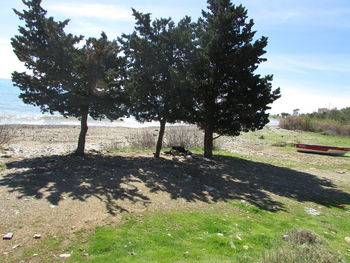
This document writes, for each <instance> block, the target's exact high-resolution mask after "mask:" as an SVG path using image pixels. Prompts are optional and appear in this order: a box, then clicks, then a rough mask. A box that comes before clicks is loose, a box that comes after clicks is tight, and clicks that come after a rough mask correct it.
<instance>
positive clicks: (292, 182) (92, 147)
mask: <svg viewBox="0 0 350 263" xmlns="http://www.w3.org/2000/svg"><path fill="white" fill-rule="evenodd" d="M12 128H13V134H12V140H11V142H10V145H9V146H8V147H7V149H6V150H5V151H4V152H3V156H2V158H1V159H0V161H1V162H2V163H5V164H6V168H2V169H1V170H0V234H1V235H4V234H6V233H8V232H13V233H14V237H13V239H12V240H9V241H5V240H0V244H1V245H0V255H1V254H2V255H1V256H4V258H5V259H8V260H10V259H11V258H14V257H15V256H16V255H18V254H20V253H21V250H22V248H24V247H26V248H33V254H35V253H36V252H35V246H36V245H37V244H39V243H40V242H41V240H43V239H46V238H49V237H50V238H55V237H57V238H58V237H61V236H64V238H65V239H67V240H69V238H70V237H71V236H72V234H73V233H74V232H76V231H79V230H81V229H91V227H94V226H98V225H104V224H108V223H111V222H113V223H115V222H119V221H120V219H121V215H122V214H123V213H138V212H143V211H145V210H148V211H149V210H151V211H152V210H159V209H163V210H164V209H189V210H191V209H193V208H195V207H198V206H207V205H210V204H212V203H217V202H227V201H229V200H232V199H243V200H246V201H247V202H249V203H251V204H254V205H256V206H258V207H259V208H261V209H265V210H270V211H278V210H287V208H286V206H285V204H284V203H283V202H282V201H281V200H282V199H281V198H284V197H286V198H291V199H293V200H297V201H301V202H308V201H311V202H315V203H318V204H321V205H327V206H336V205H338V204H350V194H348V193H346V192H344V191H343V190H342V188H341V187H339V186H340V185H342V184H344V183H348V182H349V170H345V171H344V173H343V172H342V173H339V171H337V170H334V171H329V170H322V169H306V168H305V169H289V168H285V167H280V166H275V165H271V164H266V163H262V162H255V161H248V160H243V159H240V158H235V157H229V156H216V157H214V158H213V159H212V160H208V159H205V158H203V157H202V156H201V155H195V156H194V158H193V159H191V160H188V159H185V158H182V157H181V158H179V160H173V159H172V157H170V156H165V155H163V156H162V158H159V159H154V158H153V155H152V153H149V154H146V153H145V154H136V153H111V152H108V151H106V149H108V148H111V147H119V148H122V147H125V146H127V145H128V140H127V138H128V137H129V136H130V135H131V134H133V133H134V132H136V130H135V129H130V128H110V127H108V128H105V127H90V128H89V132H88V137H87V155H86V156H85V157H83V158H82V157H76V156H73V155H70V154H69V153H71V152H72V151H73V150H74V149H75V147H76V140H77V137H78V133H79V128H78V127H75V126H12ZM150 129H152V128H150ZM271 129H273V128H270V131H269V132H271ZM154 130H156V128H154ZM222 143H223V145H224V146H225V148H226V150H230V151H232V152H236V153H245V154H251V155H261V156H264V157H265V158H275V159H280V161H281V162H287V161H288V160H289V161H290V160H291V159H293V158H299V161H300V162H306V163H315V162H316V163H317V162H321V163H324V162H327V163H328V164H332V162H335V163H334V165H336V164H337V162H339V159H337V158H329V157H326V156H314V155H310V154H298V155H296V154H295V152H292V151H291V152H286V151H283V153H282V151H281V150H280V149H279V148H277V147H275V148H273V147H268V145H264V143H257V141H249V140H248V139H241V138H240V137H239V138H236V139H232V138H226V139H224V140H223V141H222ZM296 156H297V157H296ZM344 158H348V157H344ZM341 160H342V161H344V159H341ZM346 160H347V161H348V160H349V159H346ZM35 234H41V235H42V238H41V239H34V238H33V236H34V235H35ZM15 245H20V247H18V248H16V249H13V246H15ZM5 262H6V261H5ZM26 262H39V261H38V259H36V257H31V258H28V261H26Z"/></svg>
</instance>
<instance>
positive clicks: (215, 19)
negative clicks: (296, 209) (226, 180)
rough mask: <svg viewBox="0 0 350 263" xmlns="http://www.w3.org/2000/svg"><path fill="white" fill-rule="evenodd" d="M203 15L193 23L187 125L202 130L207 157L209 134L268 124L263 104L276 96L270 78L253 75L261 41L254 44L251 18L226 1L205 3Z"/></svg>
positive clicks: (264, 40) (210, 146) (210, 142)
mask: <svg viewBox="0 0 350 263" xmlns="http://www.w3.org/2000/svg"><path fill="white" fill-rule="evenodd" d="M208 9H209V11H207V12H205V11H202V18H200V19H199V20H198V24H197V30H196V38H197V40H198V41H197V47H198V49H197V51H196V56H195V59H194V60H193V64H192V66H191V70H189V72H190V75H191V76H190V78H191V79H192V87H193V96H194V98H195V103H194V104H193V105H194V107H193V110H192V118H191V122H193V123H196V124H197V125H198V126H199V127H200V128H202V129H203V130H204V134H205V135H204V156H205V157H207V158H210V157H212V149H213V139H215V138H213V134H214V133H217V134H218V135H219V136H220V135H232V136H237V135H239V134H240V133H241V132H247V131H253V130H256V129H262V128H263V127H264V125H266V124H267V123H268V116H269V115H268V114H267V113H266V110H268V109H269V107H268V104H270V103H272V102H273V101H274V100H276V99H277V98H279V97H280V90H279V89H276V90H274V91H272V85H271V81H272V75H267V76H264V77H263V76H260V75H259V74H256V73H254V72H255V70H256V69H257V68H258V66H259V64H260V63H262V62H264V61H266V59H264V58H262V57H261V56H262V55H264V54H265V50H264V48H265V47H266V45H267V38H266V37H261V38H260V39H257V40H255V41H254V36H255V31H253V30H252V28H253V25H254V23H253V20H249V21H247V11H246V9H245V8H244V7H243V6H241V5H239V6H235V5H233V4H232V3H231V2H230V1H229V0H208Z"/></svg>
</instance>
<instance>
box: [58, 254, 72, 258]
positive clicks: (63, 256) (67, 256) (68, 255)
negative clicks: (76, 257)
mask: <svg viewBox="0 0 350 263" xmlns="http://www.w3.org/2000/svg"><path fill="white" fill-rule="evenodd" d="M70 256H71V254H60V255H59V257H60V258H69V257H70Z"/></svg>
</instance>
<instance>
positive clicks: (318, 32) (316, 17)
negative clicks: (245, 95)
mask: <svg viewBox="0 0 350 263" xmlns="http://www.w3.org/2000/svg"><path fill="white" fill-rule="evenodd" d="M232 2H233V3H234V4H235V5H239V4H242V5H243V6H244V7H246V8H247V10H248V17H249V18H251V19H253V20H254V22H255V26H254V30H256V31H257V33H256V36H257V37H260V36H266V37H268V39H269V43H268V46H267V48H266V51H267V53H266V54H265V55H264V57H265V58H267V62H265V63H263V64H261V65H260V67H259V69H258V70H257V73H259V74H262V75H267V74H272V75H273V76H274V80H273V88H274V89H275V88H278V87H280V88H281V93H282V97H281V98H280V99H278V100H277V101H275V102H274V103H273V104H272V105H270V106H271V108H272V109H271V110H270V113H272V114H278V113H281V112H287V113H292V112H293V109H300V112H301V113H307V112H313V111H317V109H318V108H335V107H336V108H338V109H341V108H345V107H350V1H349V0H317V1H315V0H283V1H281V0H238V1H232ZM42 6H43V7H44V8H45V9H46V10H47V11H48V16H53V17H54V18H55V19H56V20H60V21H62V20H65V19H67V18H69V19H70V23H69V25H68V26H67V27H66V31H67V32H70V33H74V34H77V35H84V36H85V37H99V35H100V33H101V31H104V32H106V34H107V35H108V37H109V38H110V39H115V38H117V37H118V36H120V35H121V34H122V33H131V32H132V31H133V28H134V18H133V17H132V11H131V8H135V9H136V10H138V11H141V12H144V13H151V14H152V18H159V17H171V18H173V19H174V20H175V21H179V20H180V19H181V18H182V17H184V16H185V15H188V16H191V17H192V19H193V20H197V18H198V17H199V16H200V15H201V10H202V9H204V10H205V9H206V6H207V4H206V1H205V0H177V1H169V0H162V1H161V0H129V1H128V0H123V1H122V0H100V1H97V0H42ZM24 7H25V6H24V5H23V3H22V1H21V0H1V6H0V25H1V27H0V78H5V79H10V78H11V72H13V71H15V70H17V71H24V67H23V65H22V64H21V62H20V61H18V60H17V58H16V56H15V55H14V54H13V52H12V47H11V45H10V39H11V37H13V36H14V35H16V34H17V33H18V25H19V24H20V23H21V22H20V21H19V19H18V17H17V16H16V15H15V14H14V12H13V11H12V8H16V9H18V10H20V11H21V10H23V9H24Z"/></svg>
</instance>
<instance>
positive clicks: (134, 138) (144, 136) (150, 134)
mask: <svg viewBox="0 0 350 263" xmlns="http://www.w3.org/2000/svg"><path fill="white" fill-rule="evenodd" d="M156 138H157V134H154V131H153V130H152V129H150V128H145V129H140V130H138V131H137V132H136V133H134V134H132V135H130V136H129V137H128V139H127V140H128V143H129V146H130V147H131V148H133V149H150V148H154V147H155V145H156Z"/></svg>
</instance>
